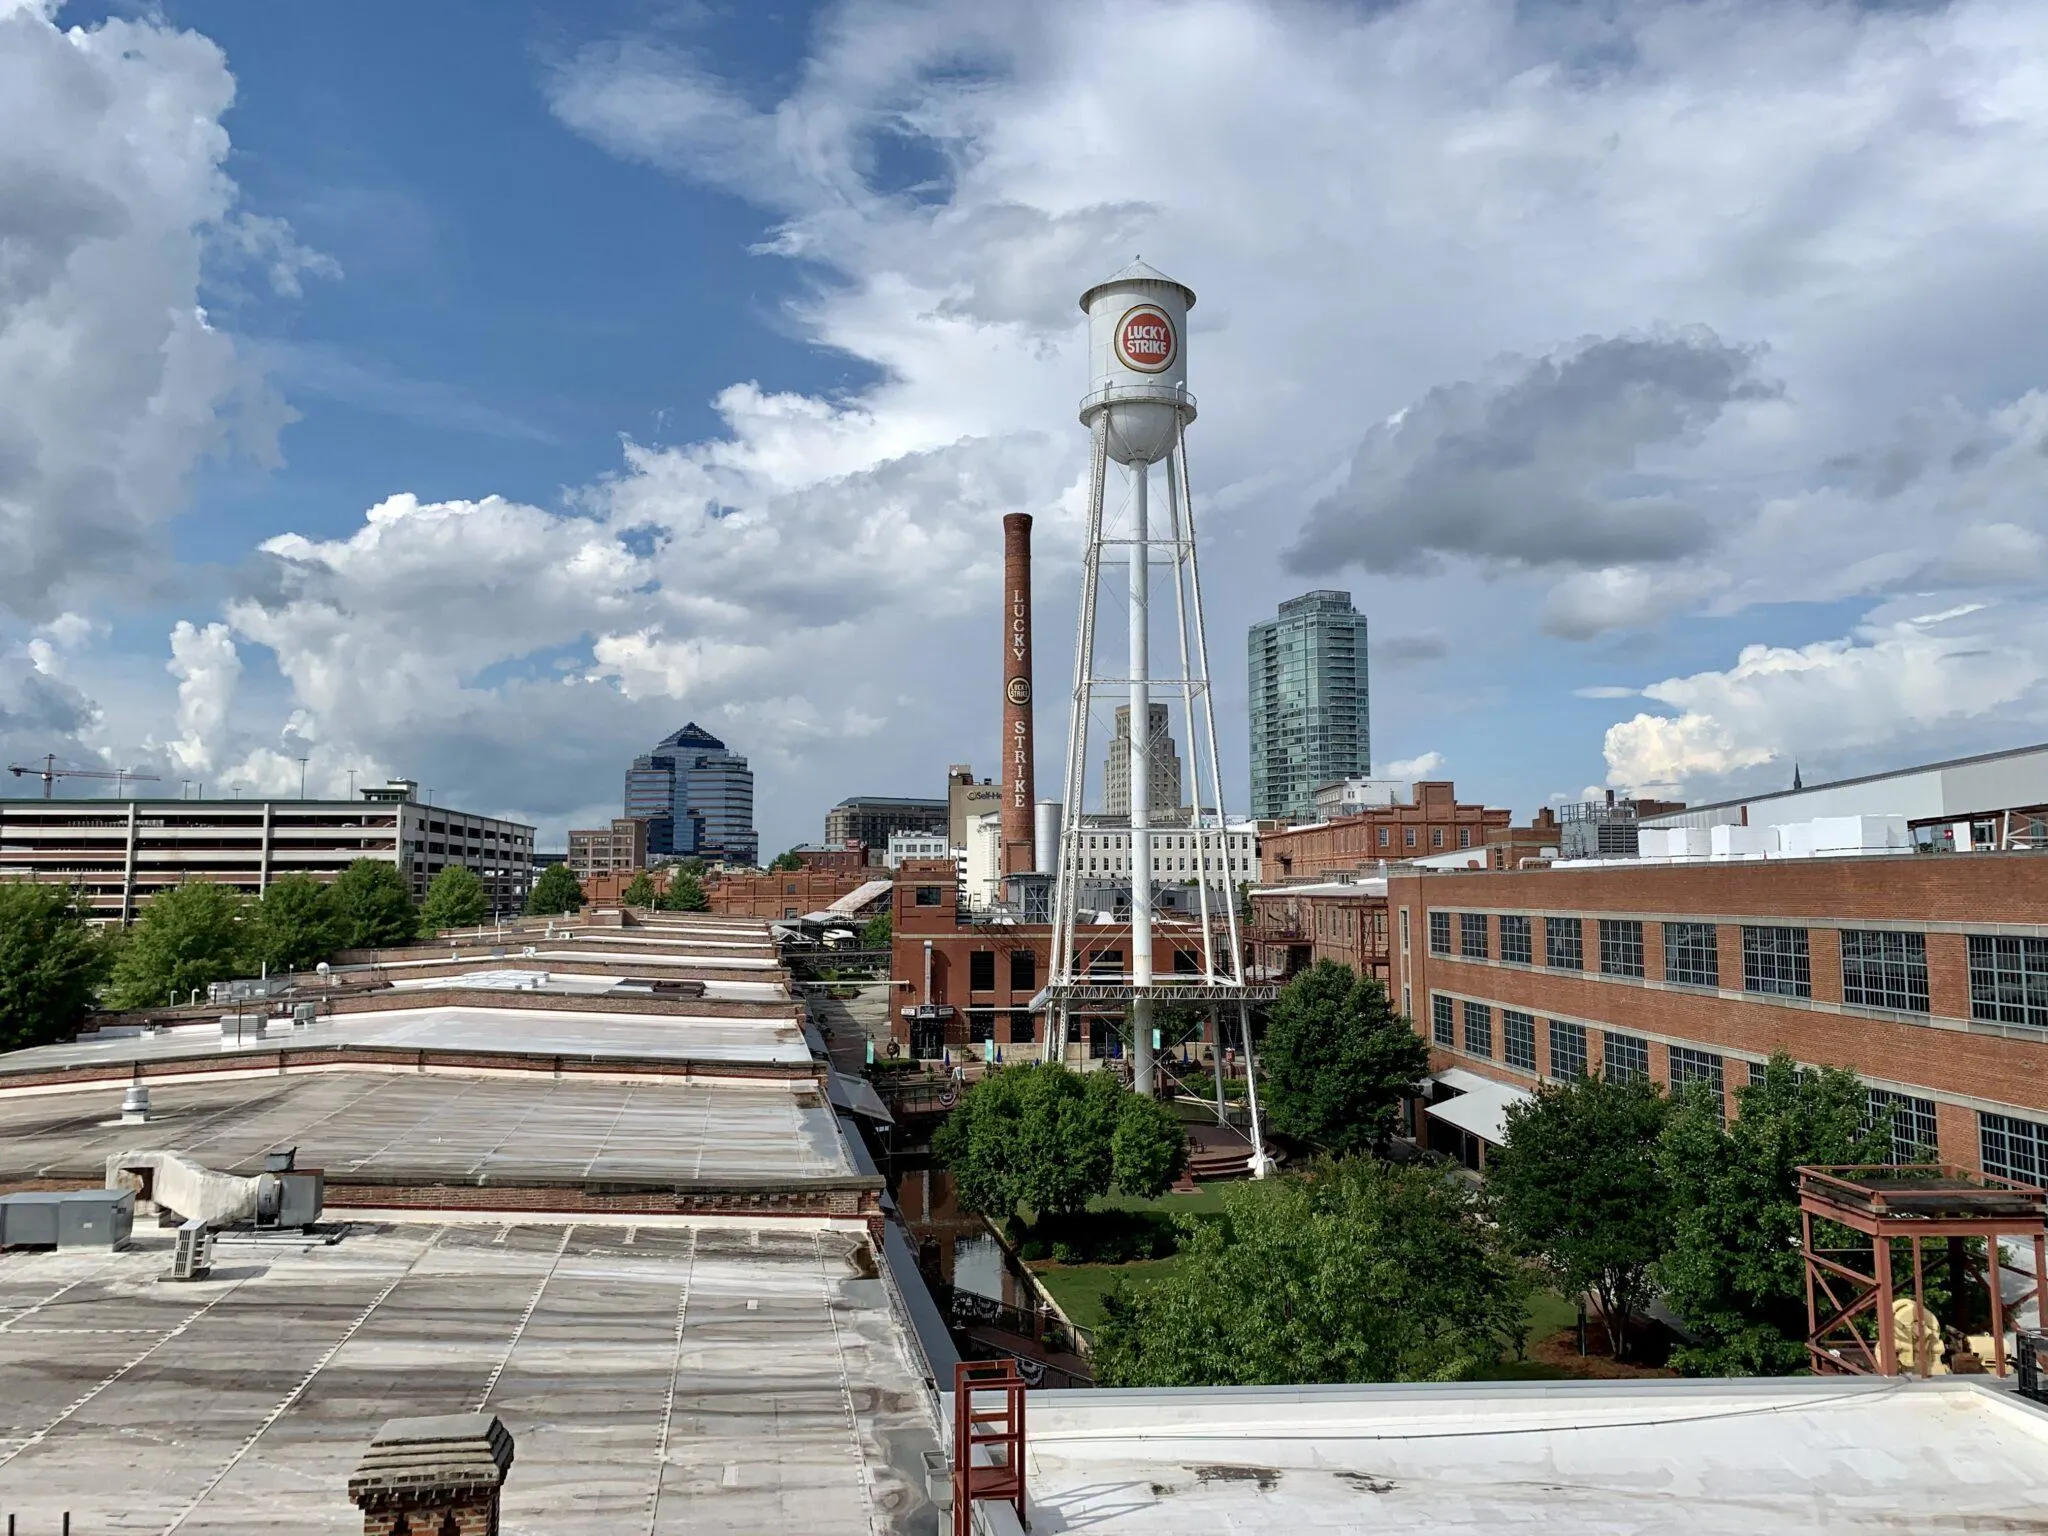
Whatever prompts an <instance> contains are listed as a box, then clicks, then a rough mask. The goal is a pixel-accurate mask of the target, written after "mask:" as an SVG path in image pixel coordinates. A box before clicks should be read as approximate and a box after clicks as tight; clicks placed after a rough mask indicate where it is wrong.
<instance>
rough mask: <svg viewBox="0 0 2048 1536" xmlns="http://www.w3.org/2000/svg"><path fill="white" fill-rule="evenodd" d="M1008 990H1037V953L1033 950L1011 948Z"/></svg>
mask: <svg viewBox="0 0 2048 1536" xmlns="http://www.w3.org/2000/svg"><path fill="white" fill-rule="evenodd" d="M1010 990H1011V991H1012V992H1035V991H1037V990H1038V954H1037V952H1036V951H1035V950H1029V949H1013V950H1011V951H1010Z"/></svg>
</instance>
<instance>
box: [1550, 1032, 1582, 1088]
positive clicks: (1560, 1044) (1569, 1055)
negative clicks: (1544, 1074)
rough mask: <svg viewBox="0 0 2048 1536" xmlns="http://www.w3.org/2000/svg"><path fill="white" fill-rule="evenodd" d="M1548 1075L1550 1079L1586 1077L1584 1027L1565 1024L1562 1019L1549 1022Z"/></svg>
mask: <svg viewBox="0 0 2048 1536" xmlns="http://www.w3.org/2000/svg"><path fill="white" fill-rule="evenodd" d="M1550 1075H1551V1076H1552V1077H1584V1076H1585V1075H1586V1026H1585V1025H1583V1024H1567V1023H1565V1022H1564V1021H1563V1020H1562V1019H1552V1020H1551V1021H1550Z"/></svg>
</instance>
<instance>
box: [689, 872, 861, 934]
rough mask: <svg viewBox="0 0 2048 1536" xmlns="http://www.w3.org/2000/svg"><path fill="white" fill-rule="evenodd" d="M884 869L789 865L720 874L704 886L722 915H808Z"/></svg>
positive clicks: (713, 904)
mask: <svg viewBox="0 0 2048 1536" xmlns="http://www.w3.org/2000/svg"><path fill="white" fill-rule="evenodd" d="M886 873H887V872H886V871H878V870H874V869H867V868H863V867H861V866H859V865H854V866H852V867H849V868H845V869H792V870H785V871H776V872H774V873H765V874H757V875H721V876H719V878H718V879H717V881H715V882H714V883H713V884H711V885H709V886H707V887H705V892H706V894H707V895H709V896H710V898H711V910H712V911H713V912H716V913H718V914H719V915H720V916H721V917H760V918H766V919H768V920H769V921H771V922H773V921H775V920H776V919H778V918H791V917H807V916H809V915H810V914H811V913H813V912H819V911H822V910H824V909H825V908H826V907H829V906H830V905H832V903H833V902H835V901H837V900H838V899H839V898H840V897H842V896H849V895H851V894H852V893H853V892H855V891H857V890H859V889H860V888H861V887H862V886H863V885H865V884H867V883H868V881H870V880H873V879H876V878H878V877H884V878H885V877H886Z"/></svg>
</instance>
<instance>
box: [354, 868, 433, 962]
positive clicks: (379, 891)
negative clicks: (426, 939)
mask: <svg viewBox="0 0 2048 1536" xmlns="http://www.w3.org/2000/svg"><path fill="white" fill-rule="evenodd" d="M334 906H335V910H336V911H337V912H339V913H340V914H341V921H342V924H343V926H344V927H345V928H346V929H347V947H348V948H350V949H381V948H383V947H384V946H385V945H388V944H410V943H411V942H412V941H413V940H414V939H416V938H417V937H419V931H420V915H419V911H418V909H417V908H415V907H414V906H413V904H412V892H410V891H408V890H407V889H406V888H405V876H403V875H401V874H400V873H399V872H398V866H397V865H395V864H387V863H386V862H385V861H384V860H382V859H357V860H356V861H355V862H354V863H353V864H351V865H349V867H348V868H347V869H344V870H343V871H342V872H341V874H340V876H339V877H338V878H337V879H336V880H335V882H334Z"/></svg>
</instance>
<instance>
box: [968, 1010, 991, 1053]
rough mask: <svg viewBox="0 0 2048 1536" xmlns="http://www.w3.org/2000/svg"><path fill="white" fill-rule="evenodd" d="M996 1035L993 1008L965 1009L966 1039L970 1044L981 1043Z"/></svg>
mask: <svg viewBox="0 0 2048 1536" xmlns="http://www.w3.org/2000/svg"><path fill="white" fill-rule="evenodd" d="M995 1037H996V1015H995V1010H994V1009H993V1008H970V1009H968V1010H967V1040H968V1043H969V1044H970V1045H981V1044H983V1043H985V1042H987V1041H990V1040H993V1039H995Z"/></svg>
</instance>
